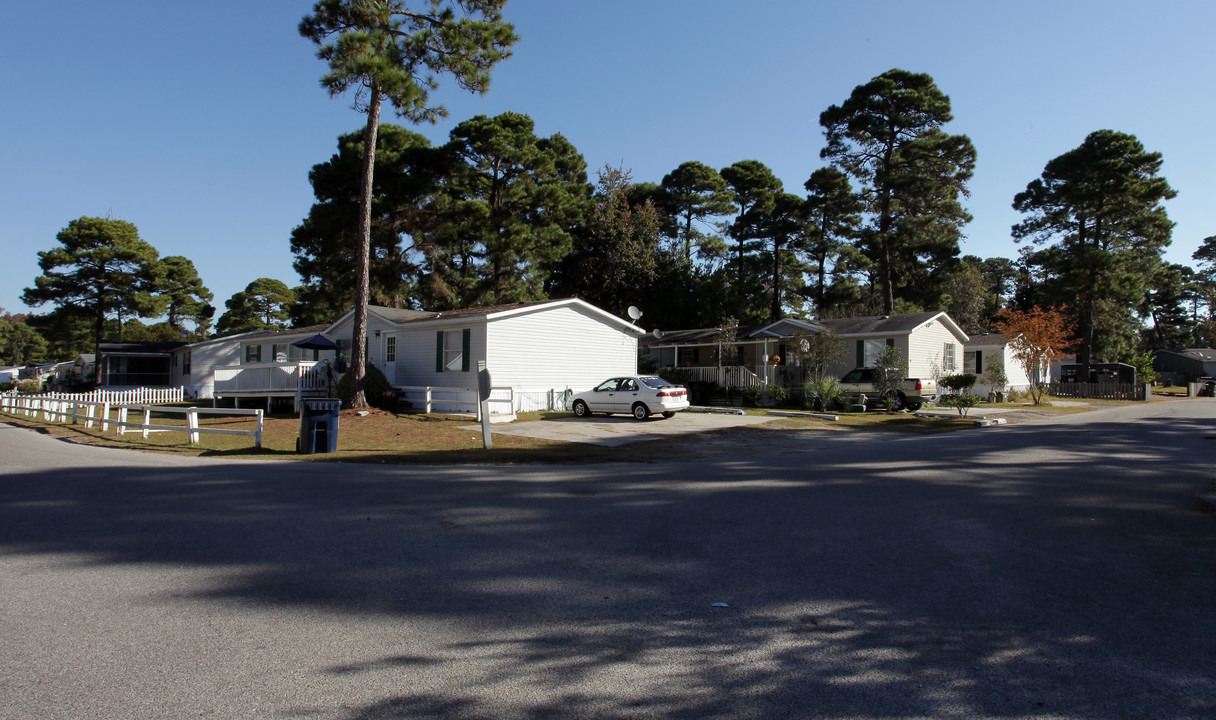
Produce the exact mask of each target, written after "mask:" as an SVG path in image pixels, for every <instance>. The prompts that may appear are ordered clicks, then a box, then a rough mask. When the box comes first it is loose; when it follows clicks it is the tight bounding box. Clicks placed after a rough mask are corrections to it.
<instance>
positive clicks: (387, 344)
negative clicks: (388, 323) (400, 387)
mask: <svg viewBox="0 0 1216 720" xmlns="http://www.w3.org/2000/svg"><path fill="white" fill-rule="evenodd" d="M380 372H382V373H384V377H386V378H388V383H389V385H394V384H396V382H397V333H395V332H386V333H382V334H381V335H380Z"/></svg>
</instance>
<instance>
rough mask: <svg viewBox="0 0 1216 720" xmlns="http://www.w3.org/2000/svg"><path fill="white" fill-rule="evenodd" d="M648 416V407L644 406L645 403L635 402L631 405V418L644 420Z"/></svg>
mask: <svg viewBox="0 0 1216 720" xmlns="http://www.w3.org/2000/svg"><path fill="white" fill-rule="evenodd" d="M648 417H650V408H648V407H646V404H645V403H637V404H636V405H634V406H633V419H634V420H645V419H646V418H648Z"/></svg>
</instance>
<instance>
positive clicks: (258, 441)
mask: <svg viewBox="0 0 1216 720" xmlns="http://www.w3.org/2000/svg"><path fill="white" fill-rule="evenodd" d="M254 412H256V413H257V416H256V417H257V422H258V427H257V431H256V433H257V434H255V435H254V436H253V446H254V447H256V448H258V449H261V447H262V410H261V408H259V409H257V410H255V411H254Z"/></svg>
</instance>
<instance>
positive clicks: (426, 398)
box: [423, 385, 431, 415]
mask: <svg viewBox="0 0 1216 720" xmlns="http://www.w3.org/2000/svg"><path fill="white" fill-rule="evenodd" d="M423 392H424V396H423V399H424V403H423V407H424V408H425V410H424V412H425V413H426V414H427V415H430V414H431V388H430V386H429V385H428V386H427V387H425V388H423Z"/></svg>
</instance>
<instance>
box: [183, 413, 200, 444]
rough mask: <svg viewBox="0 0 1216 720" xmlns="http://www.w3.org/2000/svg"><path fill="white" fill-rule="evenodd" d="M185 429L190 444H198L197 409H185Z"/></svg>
mask: <svg viewBox="0 0 1216 720" xmlns="http://www.w3.org/2000/svg"><path fill="white" fill-rule="evenodd" d="M186 427H187V428H189V437H190V444H191V445H197V444H198V408H195V407H192V408H187V409H186Z"/></svg>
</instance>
